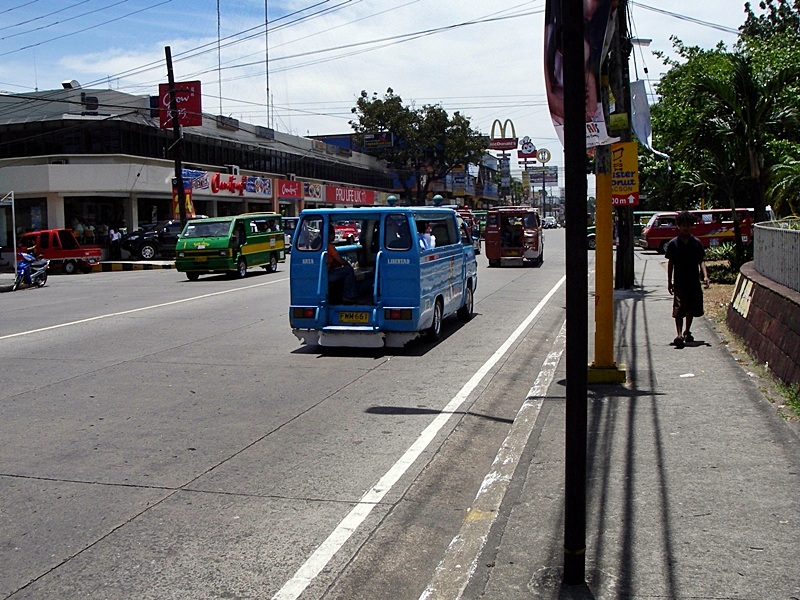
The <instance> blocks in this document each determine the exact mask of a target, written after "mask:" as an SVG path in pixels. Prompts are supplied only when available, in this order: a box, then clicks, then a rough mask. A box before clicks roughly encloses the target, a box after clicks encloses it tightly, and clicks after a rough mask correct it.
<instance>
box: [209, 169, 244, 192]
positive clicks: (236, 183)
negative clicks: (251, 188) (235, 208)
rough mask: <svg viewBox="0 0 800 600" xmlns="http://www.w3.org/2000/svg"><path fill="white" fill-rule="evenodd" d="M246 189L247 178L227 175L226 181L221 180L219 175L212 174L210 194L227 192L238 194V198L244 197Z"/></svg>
mask: <svg viewBox="0 0 800 600" xmlns="http://www.w3.org/2000/svg"><path fill="white" fill-rule="evenodd" d="M246 189H247V177H246V176H244V175H242V176H241V177H237V176H236V175H228V176H227V179H223V178H222V175H220V174H219V173H214V174H213V175H212V176H211V193H212V194H219V193H220V192H222V191H225V190H227V191H229V192H230V193H231V194H235V193H237V192H238V193H239V195H240V196H244V192H245V190H246Z"/></svg>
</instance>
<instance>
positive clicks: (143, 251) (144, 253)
mask: <svg viewBox="0 0 800 600" xmlns="http://www.w3.org/2000/svg"><path fill="white" fill-rule="evenodd" d="M157 254H158V248H156V247H155V244H150V243H147V244H142V245H141V247H140V248H139V258H141V259H142V260H153V259H154V258H155V257H156V255H157Z"/></svg>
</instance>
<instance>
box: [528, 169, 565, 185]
mask: <svg viewBox="0 0 800 600" xmlns="http://www.w3.org/2000/svg"><path fill="white" fill-rule="evenodd" d="M526 170H527V171H528V173H530V174H531V182H532V183H533V184H534V185H536V184H538V183H542V177H544V183H551V184H553V185H558V167H528V168H527V169H526Z"/></svg>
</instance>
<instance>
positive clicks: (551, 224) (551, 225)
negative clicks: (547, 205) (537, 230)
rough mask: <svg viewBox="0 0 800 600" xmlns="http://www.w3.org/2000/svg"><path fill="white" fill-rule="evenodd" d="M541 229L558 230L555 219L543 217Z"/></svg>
mask: <svg viewBox="0 0 800 600" xmlns="http://www.w3.org/2000/svg"><path fill="white" fill-rule="evenodd" d="M542 227H543V228H545V229H558V221H556V218H555V217H545V218H544V222H543V223H542Z"/></svg>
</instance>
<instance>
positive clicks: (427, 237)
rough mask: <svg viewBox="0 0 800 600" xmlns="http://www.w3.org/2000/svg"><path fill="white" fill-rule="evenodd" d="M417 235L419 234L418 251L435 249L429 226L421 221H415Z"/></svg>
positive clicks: (434, 240) (434, 239) (434, 241)
mask: <svg viewBox="0 0 800 600" xmlns="http://www.w3.org/2000/svg"><path fill="white" fill-rule="evenodd" d="M417 233H418V234H419V249H420V250H430V249H431V248H435V247H436V238H435V237H433V236H432V235H431V232H430V225H426V224H425V223H424V222H423V221H417Z"/></svg>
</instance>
